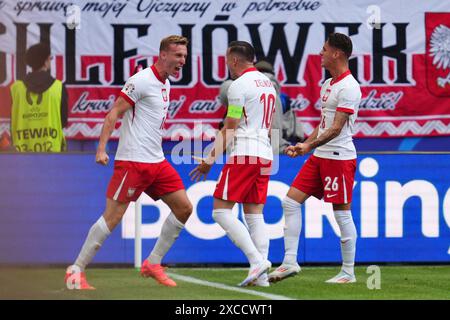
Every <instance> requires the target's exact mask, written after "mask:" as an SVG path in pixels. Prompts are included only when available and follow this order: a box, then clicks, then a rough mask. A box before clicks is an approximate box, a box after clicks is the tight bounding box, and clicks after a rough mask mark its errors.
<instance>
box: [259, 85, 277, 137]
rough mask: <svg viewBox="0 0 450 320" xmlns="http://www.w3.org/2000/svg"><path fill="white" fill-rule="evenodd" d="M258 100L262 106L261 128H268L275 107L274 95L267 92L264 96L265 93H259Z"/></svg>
mask: <svg viewBox="0 0 450 320" xmlns="http://www.w3.org/2000/svg"><path fill="white" fill-rule="evenodd" d="M259 102H261V104H262V105H263V107H264V114H263V121H262V124H261V127H262V128H263V129H270V124H271V123H272V118H273V113H274V111H275V110H274V107H275V96H274V95H273V94H268V95H267V96H266V94H265V93H263V94H262V95H261V98H260V99H259Z"/></svg>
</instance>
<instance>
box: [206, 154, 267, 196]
mask: <svg viewBox="0 0 450 320" xmlns="http://www.w3.org/2000/svg"><path fill="white" fill-rule="evenodd" d="M271 167H272V161H270V160H266V159H263V158H259V157H250V156H239V157H231V158H230V159H228V161H227V163H226V164H225V165H224V167H223V169H222V172H221V173H220V176H219V180H218V182H217V185H216V190H215V191H214V198H218V199H222V200H227V201H233V202H238V203H259V204H264V203H266V199H267V187H268V186H269V179H270V171H271Z"/></svg>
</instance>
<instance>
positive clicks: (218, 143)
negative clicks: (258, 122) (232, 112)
mask: <svg viewBox="0 0 450 320" xmlns="http://www.w3.org/2000/svg"><path fill="white" fill-rule="evenodd" d="M239 122H240V119H236V118H230V117H226V118H225V123H224V126H223V128H222V129H221V130H220V131H219V132H218V134H217V136H216V139H215V140H214V147H213V148H212V150H211V152H210V153H209V155H208V157H207V158H206V159H202V158H198V157H193V158H194V159H195V160H197V161H200V164H199V165H198V166H197V167H196V168H195V169H194V170H192V171H191V172H190V173H189V176H190V177H191V180H192V181H195V182H197V181H199V180H200V179H203V180H206V176H207V175H208V173H209V170H211V167H212V165H213V164H214V162H215V161H216V159H217V157H219V156H220V155H222V153H223V152H224V151H225V150H226V149H227V147H228V145H229V144H230V143H231V142H232V141H233V138H234V134H235V130H236V128H237V127H238V125H239Z"/></svg>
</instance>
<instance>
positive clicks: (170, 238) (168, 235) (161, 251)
mask: <svg viewBox="0 0 450 320" xmlns="http://www.w3.org/2000/svg"><path fill="white" fill-rule="evenodd" d="M183 228H184V224H182V223H181V222H180V221H179V220H178V219H177V217H175V215H174V214H173V212H171V213H170V214H169V216H168V217H167V218H166V221H164V224H163V226H162V228H161V234H160V235H159V238H158V241H156V244H155V247H154V248H153V250H152V252H151V253H150V255H149V256H148V258H147V259H148V261H149V262H150V263H152V264H161V260H162V258H163V257H164V256H165V255H166V253H167V251H169V249H170V247H172V245H173V243H174V242H175V240H176V239H177V238H178V235H179V234H180V232H181V230H183Z"/></svg>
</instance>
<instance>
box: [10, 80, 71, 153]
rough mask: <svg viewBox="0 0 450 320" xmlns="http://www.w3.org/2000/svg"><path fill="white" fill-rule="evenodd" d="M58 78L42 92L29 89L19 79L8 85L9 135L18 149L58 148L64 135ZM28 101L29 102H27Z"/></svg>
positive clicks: (62, 143)
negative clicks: (9, 87) (9, 104)
mask: <svg viewBox="0 0 450 320" xmlns="http://www.w3.org/2000/svg"><path fill="white" fill-rule="evenodd" d="M61 96H62V82H61V81H59V80H55V81H54V82H53V84H52V85H51V86H50V88H48V89H47V90H46V91H44V92H43V93H42V94H38V93H34V92H29V94H28V98H27V88H26V86H25V84H24V83H23V81H21V80H17V81H16V82H14V83H13V85H12V86H11V97H12V111H11V135H12V138H13V144H14V146H15V147H16V149H17V150H18V151H20V152H61V151H63V150H65V147H66V139H65V137H64V133H63V129H62V124H61ZM30 102H31V103H30Z"/></svg>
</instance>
